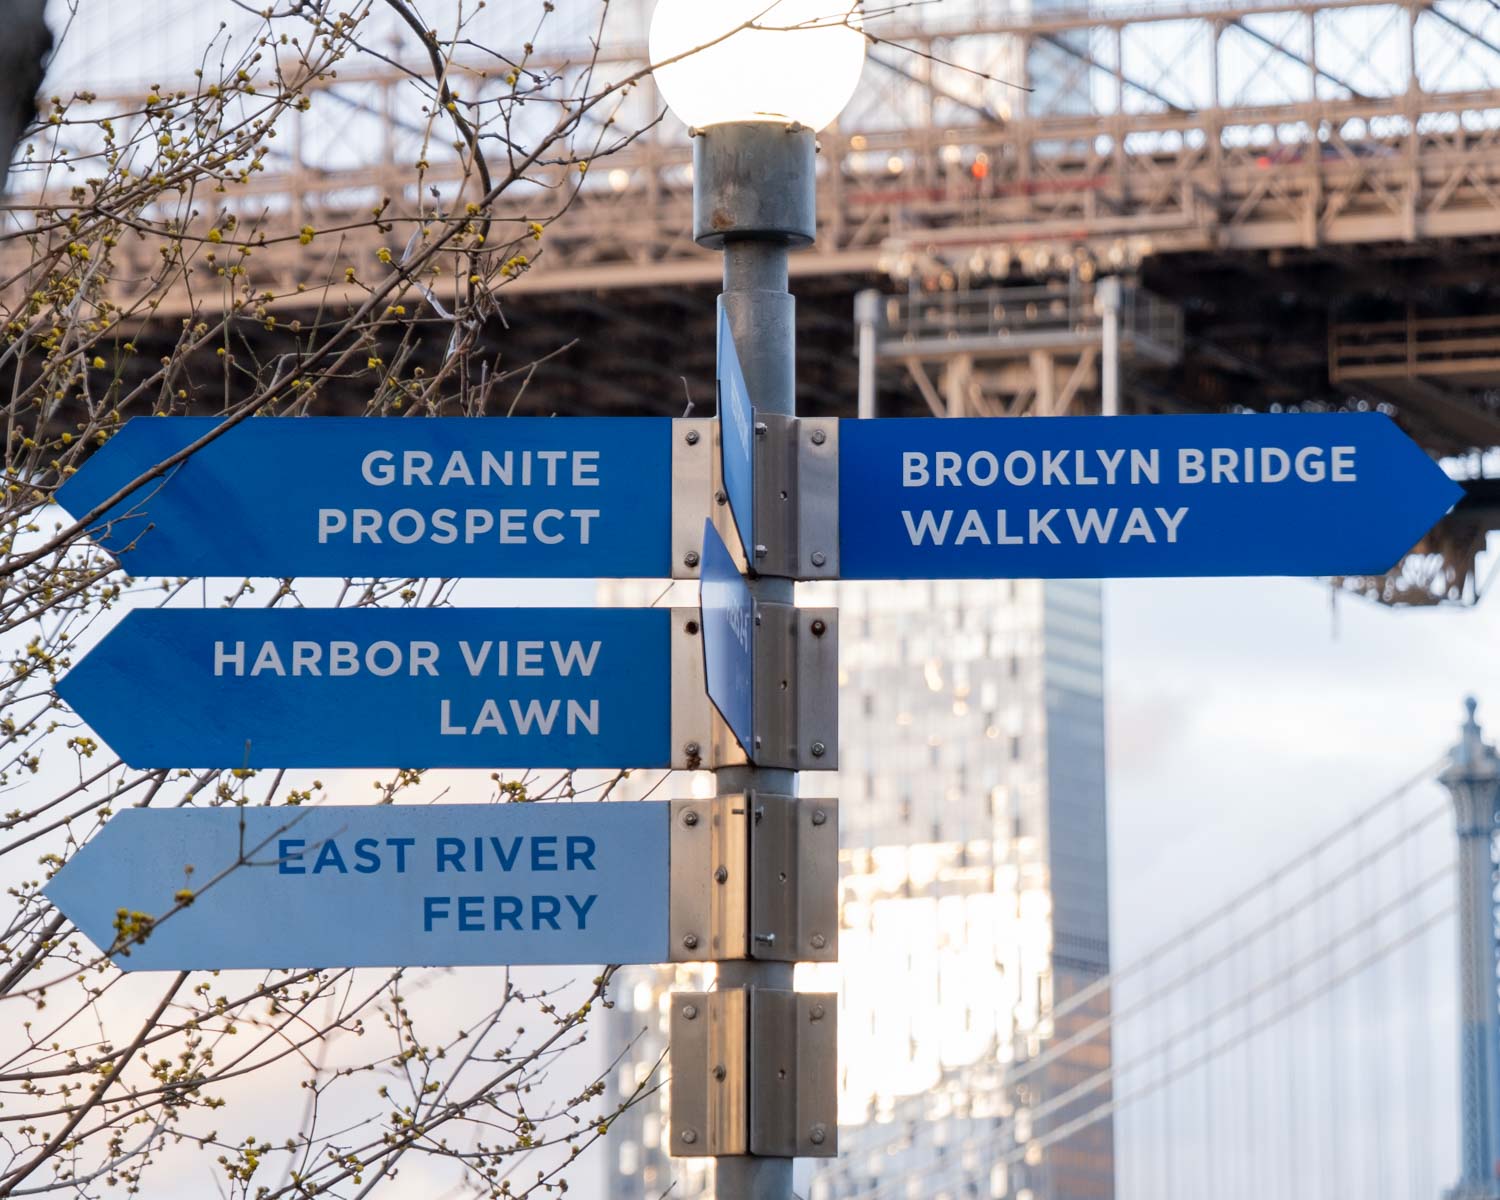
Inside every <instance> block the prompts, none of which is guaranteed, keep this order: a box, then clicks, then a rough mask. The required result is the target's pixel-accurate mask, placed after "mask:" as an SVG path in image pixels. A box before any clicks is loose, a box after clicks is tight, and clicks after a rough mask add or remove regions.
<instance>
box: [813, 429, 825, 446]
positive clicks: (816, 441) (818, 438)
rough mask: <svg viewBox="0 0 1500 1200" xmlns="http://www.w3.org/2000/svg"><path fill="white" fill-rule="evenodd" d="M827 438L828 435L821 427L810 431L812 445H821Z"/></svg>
mask: <svg viewBox="0 0 1500 1200" xmlns="http://www.w3.org/2000/svg"><path fill="white" fill-rule="evenodd" d="M827 440H828V435H827V434H826V433H824V432H823V431H822V430H821V429H814V430H813V431H812V444H813V445H814V446H821V445H822V444H823V443H824V442H826V441H827Z"/></svg>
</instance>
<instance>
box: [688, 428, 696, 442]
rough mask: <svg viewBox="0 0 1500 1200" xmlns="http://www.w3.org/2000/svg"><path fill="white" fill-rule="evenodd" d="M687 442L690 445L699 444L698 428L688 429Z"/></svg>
mask: <svg viewBox="0 0 1500 1200" xmlns="http://www.w3.org/2000/svg"><path fill="white" fill-rule="evenodd" d="M687 444H688V445H689V446H696V445H697V444H698V431H697V430H696V429H689V430H688V431H687Z"/></svg>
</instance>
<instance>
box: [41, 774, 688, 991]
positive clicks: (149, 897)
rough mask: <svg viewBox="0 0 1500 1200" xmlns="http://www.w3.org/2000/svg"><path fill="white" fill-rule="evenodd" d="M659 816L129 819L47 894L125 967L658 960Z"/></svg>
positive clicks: (511, 809) (663, 886) (344, 814)
mask: <svg viewBox="0 0 1500 1200" xmlns="http://www.w3.org/2000/svg"><path fill="white" fill-rule="evenodd" d="M670 807H671V806H670V805H668V804H665V803H659V802H649V801H648V802H640V803H634V804H498V805H477V804H475V805H469V804H437V805H431V806H428V805H423V806H421V807H415V806H413V807H403V806H396V805H389V806H387V805H381V806H368V807H359V808H355V807H349V808H343V807H327V808H323V807H318V808H314V807H290V808H209V809H186V808H177V809H162V810H157V809H138V808H129V809H125V810H124V811H123V812H120V813H118V814H117V815H116V816H114V817H113V818H111V819H110V821H109V823H108V824H107V825H105V827H104V828H103V829H102V830H100V831H99V833H98V834H96V835H95V836H94V838H93V839H92V840H91V841H90V842H89V843H88V844H87V845H85V846H84V847H83V849H82V850H80V851H79V852H78V853H77V854H76V855H74V856H73V858H71V859H70V860H69V861H68V864H67V865H66V866H65V867H64V868H63V869H62V870H61V871H60V872H59V873H58V874H57V875H56V876H55V877H54V878H53V879H52V881H51V882H50V883H48V884H47V887H46V893H47V896H48V898H49V899H50V900H51V901H52V903H53V904H55V905H57V907H58V908H60V909H61V910H62V911H63V913H64V914H65V915H66V916H67V917H68V918H69V919H70V920H71V921H72V922H73V923H74V924H75V925H77V926H78V928H79V929H81V930H82V931H83V932H84V933H85V934H87V935H88V937H89V939H90V940H91V941H93V942H94V943H95V945H97V946H99V947H100V948H101V949H103V950H111V951H113V953H114V958H115V961H116V962H117V963H118V964H119V965H120V966H121V967H122V968H124V969H125V970H127V971H129V970H174V971H178V970H181V971H187V970H218V969H220V968H233V967H260V968H275V967H287V968H295V967H406V966H460V965H484V964H491V963H606V962H608V963H621V962H624V963H655V962H663V961H666V960H667V959H668V958H669V957H670V955H669V953H668V948H667V881H668V834H669V827H670V821H671V816H670ZM122 913H123V916H122ZM250 914H253V920H251V919H249V915H250ZM137 934H139V935H144V936H143V938H137V937H136V936H134V935H137Z"/></svg>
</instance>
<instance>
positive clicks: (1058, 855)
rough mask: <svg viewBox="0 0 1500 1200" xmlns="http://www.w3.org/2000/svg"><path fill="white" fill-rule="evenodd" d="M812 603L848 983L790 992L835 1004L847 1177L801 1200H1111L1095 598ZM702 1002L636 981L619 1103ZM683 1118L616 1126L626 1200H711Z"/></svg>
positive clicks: (927, 589)
mask: <svg viewBox="0 0 1500 1200" xmlns="http://www.w3.org/2000/svg"><path fill="white" fill-rule="evenodd" d="M803 586H804V589H805V590H804V592H803V593H801V594H799V601H800V602H801V603H837V605H838V606H839V609H840V617H839V621H840V627H839V638H840V651H841V653H840V659H841V663H840V677H841V678H840V683H841V688H840V707H841V712H840V718H841V736H840V742H841V748H840V756H841V757H840V770H839V771H838V773H837V775H836V776H823V777H819V776H807V777H805V778H804V789H805V790H807V791H808V792H809V793H812V792H825V791H826V792H827V793H828V794H831V795H836V796H837V797H838V798H839V805H840V843H841V847H842V848H841V851H840V866H841V889H842V905H841V928H840V934H839V937H840V945H839V962H838V963H837V964H828V965H804V966H802V967H800V968H799V970H798V986H799V987H805V988H808V989H810V990H827V991H833V990H837V991H838V992H839V996H840V1000H839V1121H840V1126H841V1129H840V1147H841V1154H840V1157H839V1159H838V1160H837V1161H836V1162H832V1163H825V1164H820V1165H819V1166H817V1167H816V1168H815V1169H813V1172H812V1175H811V1178H810V1179H808V1180H807V1181H806V1187H805V1193H806V1194H808V1195H810V1196H811V1197H812V1200H835V1198H842V1197H857V1196H858V1197H874V1196H876V1195H879V1196H882V1197H886V1196H888V1197H892V1198H895V1197H900V1198H902V1200H906V1198H907V1197H920V1198H921V1200H937V1198H939V1197H941V1196H948V1197H950V1198H951V1200H959V1198H960V1197H964V1198H967V1197H994V1198H1001V1197H1006V1198H1013V1200H1092V1198H1096V1197H1097V1198H1108V1197H1111V1196H1112V1195H1113V1139H1112V1132H1111V1126H1110V1123H1109V1121H1108V1120H1107V1119H1104V1120H1100V1121H1096V1122H1093V1123H1080V1122H1079V1121H1078V1116H1079V1114H1081V1113H1083V1112H1085V1111H1087V1110H1090V1109H1094V1108H1095V1107H1096V1106H1097V1105H1098V1104H1099V1102H1100V1101H1101V1100H1103V1099H1107V1098H1108V1095H1109V1091H1108V1075H1107V1072H1108V1069H1109V1041H1108V1034H1107V1028H1104V1029H1101V1031H1100V1033H1099V1034H1098V1036H1092V1037H1076V1036H1075V1035H1077V1034H1079V1033H1080V1032H1083V1033H1087V1032H1088V1031H1089V1029H1090V1028H1092V1027H1093V1025H1094V1024H1095V1023H1096V1022H1098V1021H1100V1018H1102V1017H1107V1015H1108V1004H1109V996H1108V992H1107V990H1106V989H1104V988H1103V987H1099V986H1095V987H1093V988H1092V990H1091V991H1090V992H1089V993H1088V994H1087V997H1086V1001H1085V1002H1083V1003H1078V1004H1075V1005H1070V1004H1068V1001H1069V999H1070V998H1071V997H1074V996H1077V995H1078V994H1079V993H1081V992H1084V990H1085V989H1090V986H1091V985H1096V984H1097V982H1098V981H1099V980H1101V979H1102V978H1103V977H1104V976H1105V975H1107V973H1108V970H1109V921H1108V885H1107V870H1106V839H1105V796H1104V716H1103V661H1102V631H1101V614H1100V589H1099V586H1098V585H1097V584H1093V583H1076V582H1037V581H1014V582H1013V581H993V582H991V581H986V582H969V581H947V582H920V583H879V584H853V583H844V584H838V585H803ZM613 599H614V600H615V602H626V600H625V597H624V596H623V594H622V595H620V596H616V597H614V598H613ZM634 599H637V600H638V599H639V598H634ZM669 786H677V787H679V788H681V787H687V788H693V789H696V791H697V793H698V794H700V795H707V794H711V789H712V782H711V777H709V776H701V777H684V778H682V779H680V780H673V781H669ZM662 794H663V791H657V792H656V793H655V796H656V797H657V798H660V797H661V796H662ZM703 980H704V976H703V974H702V972H700V971H697V970H694V969H686V968H660V969H658V968H642V969H636V970H632V971H631V972H630V973H629V974H628V975H625V976H622V981H621V987H620V989H619V990H618V992H617V1001H618V1004H617V1007H616V1009H615V1010H614V1011H613V1013H612V1014H611V1020H612V1022H613V1029H612V1033H613V1038H614V1042H615V1045H614V1046H613V1048H612V1052H614V1053H619V1054H620V1055H621V1059H620V1062H619V1064H618V1065H617V1067H616V1071H615V1076H614V1078H615V1092H616V1094H617V1096H619V1097H623V1096H625V1095H628V1094H630V1092H631V1091H632V1090H633V1089H634V1088H635V1087H636V1086H637V1084H638V1082H639V1081H641V1080H643V1079H645V1078H647V1077H648V1076H649V1074H650V1072H651V1071H652V1070H653V1068H654V1067H655V1066H656V1064H657V1063H658V1061H659V1059H660V1058H661V1055H662V1053H663V1051H664V1049H665V1045H666V1037H665V1024H666V994H667V992H668V991H669V990H670V989H671V988H672V987H679V988H689V987H700V986H703ZM1058 1012H1060V1013H1061V1014H1062V1015H1060V1016H1059V1015H1055V1013H1058ZM666 1114H667V1109H666V1095H665V1089H663V1091H662V1092H660V1093H658V1094H657V1095H655V1096H652V1097H650V1098H648V1099H646V1100H645V1101H643V1102H642V1103H640V1104H638V1105H637V1106H635V1107H634V1108H632V1109H631V1110H630V1111H629V1112H627V1113H626V1114H625V1115H624V1116H622V1117H621V1119H620V1120H618V1121H617V1122H616V1123H615V1125H614V1127H613V1128H612V1129H611V1132H610V1137H609V1141H610V1143H612V1148H611V1152H612V1154H613V1156H614V1161H613V1162H612V1163H611V1164H610V1165H609V1168H608V1176H609V1178H610V1181H611V1189H612V1190H611V1191H610V1193H609V1194H610V1196H611V1197H612V1200H657V1198H658V1197H660V1196H662V1195H663V1194H666V1191H667V1188H668V1186H669V1185H675V1190H673V1191H672V1192H671V1193H670V1194H671V1195H672V1196H673V1197H692V1196H695V1195H700V1194H703V1193H704V1191H705V1189H706V1188H707V1186H708V1183H709V1181H710V1179H711V1175H710V1172H711V1166H710V1164H708V1163H707V1162H703V1161H698V1160H684V1159H676V1160H673V1159H668V1158H667V1157H666V1156H665V1153H664V1150H663V1147H664V1146H665V1145H666V1144H667V1137H666V1135H665V1124H666V1119H667V1115H666ZM877 1189H878V1190H877Z"/></svg>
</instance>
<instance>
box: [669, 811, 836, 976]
mask: <svg viewBox="0 0 1500 1200" xmlns="http://www.w3.org/2000/svg"><path fill="white" fill-rule="evenodd" d="M749 839H750V819H749V812H748V808H747V805H746V803H745V797H743V796H716V797H714V798H713V799H712V800H674V801H672V833H671V877H670V880H669V882H668V885H667V886H668V891H667V896H668V902H667V913H668V918H667V920H668V937H669V938H670V942H669V943H668V951H669V953H670V955H671V961H672V962H710V961H711V962H719V961H722V960H724V959H729V958H747V957H749V952H748V943H749V929H750V898H749V895H750V872H749V863H750V846H749ZM834 857H835V861H836V860H837V855H836V854H835V856H834Z"/></svg>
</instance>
